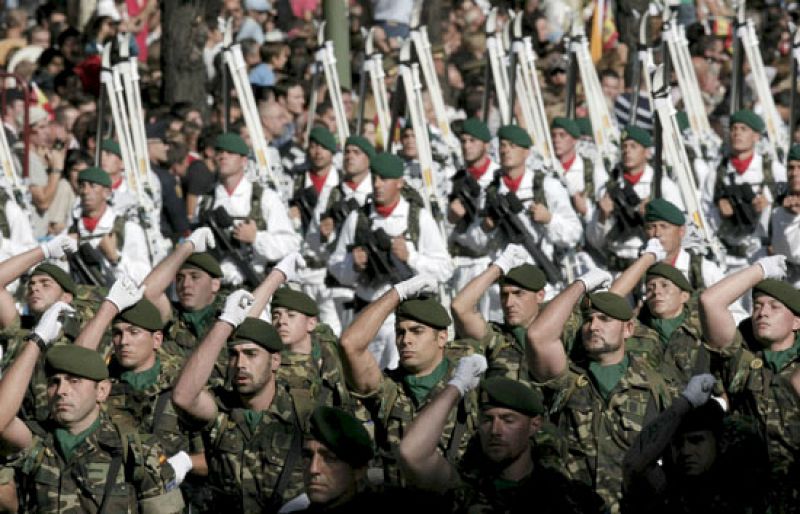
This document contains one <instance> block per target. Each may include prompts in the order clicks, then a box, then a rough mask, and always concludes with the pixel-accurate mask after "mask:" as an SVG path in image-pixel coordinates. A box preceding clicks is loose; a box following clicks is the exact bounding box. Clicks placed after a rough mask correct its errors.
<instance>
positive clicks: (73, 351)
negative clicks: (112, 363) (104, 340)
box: [45, 344, 108, 381]
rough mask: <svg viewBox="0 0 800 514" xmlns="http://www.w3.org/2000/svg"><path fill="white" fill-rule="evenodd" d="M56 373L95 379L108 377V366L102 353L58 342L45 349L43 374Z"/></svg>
mask: <svg viewBox="0 0 800 514" xmlns="http://www.w3.org/2000/svg"><path fill="white" fill-rule="evenodd" d="M56 373H69V374H70V375H75V376H76V377H83V378H88V379H89V380H95V381H99V380H105V379H107V378H108V368H107V367H106V363H105V362H104V361H103V357H102V355H100V354H99V353H97V352H96V351H94V350H90V349H88V348H84V347H82V346H75V345H73V344H60V345H56V346H53V347H52V348H50V349H49V350H47V354H46V356H45V374H46V375H47V376H51V375H55V374H56Z"/></svg>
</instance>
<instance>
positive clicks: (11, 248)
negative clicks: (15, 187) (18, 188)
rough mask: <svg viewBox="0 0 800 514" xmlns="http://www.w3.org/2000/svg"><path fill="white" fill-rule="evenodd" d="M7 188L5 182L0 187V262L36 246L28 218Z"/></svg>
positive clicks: (7, 185)
mask: <svg viewBox="0 0 800 514" xmlns="http://www.w3.org/2000/svg"><path fill="white" fill-rule="evenodd" d="M9 186H10V185H9V184H6V183H5V181H3V184H2V186H0V207H2V208H0V262H3V261H5V260H6V259H9V258H11V257H13V256H15V255H17V254H20V253H22V252H24V251H27V250H30V249H31V248H33V247H34V246H36V239H34V237H33V227H32V226H31V222H30V218H29V217H28V215H27V214H26V213H25V211H24V210H23V209H22V207H21V206H20V205H19V204H17V202H16V201H15V200H14V194H13V192H12V191H11V190H10V187H9Z"/></svg>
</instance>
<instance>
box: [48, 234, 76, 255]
mask: <svg viewBox="0 0 800 514" xmlns="http://www.w3.org/2000/svg"><path fill="white" fill-rule="evenodd" d="M39 248H41V249H42V253H44V258H45V259H60V258H62V257H64V255H65V254H67V253H75V252H77V251H78V241H76V240H75V239H73V238H71V237H69V236H68V235H61V236H56V237H54V238H53V239H51V240H49V241H47V242H45V243H42V244H40V245H39Z"/></svg>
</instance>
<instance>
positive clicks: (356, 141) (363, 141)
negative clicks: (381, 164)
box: [344, 136, 375, 159]
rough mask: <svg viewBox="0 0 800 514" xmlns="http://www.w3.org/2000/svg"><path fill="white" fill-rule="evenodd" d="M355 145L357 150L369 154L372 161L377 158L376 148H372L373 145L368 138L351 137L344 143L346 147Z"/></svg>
mask: <svg viewBox="0 0 800 514" xmlns="http://www.w3.org/2000/svg"><path fill="white" fill-rule="evenodd" d="M348 145H353V146H355V147H356V148H358V149H360V150H361V151H362V152H364V153H365V154H367V156H368V157H369V158H370V159H372V158H373V157H375V147H374V146H372V143H370V142H369V140H368V139H367V138H365V137H364V136H350V137H348V138H347V140H346V141H345V142H344V146H348Z"/></svg>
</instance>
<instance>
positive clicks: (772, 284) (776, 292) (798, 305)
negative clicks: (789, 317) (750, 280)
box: [753, 278, 800, 316]
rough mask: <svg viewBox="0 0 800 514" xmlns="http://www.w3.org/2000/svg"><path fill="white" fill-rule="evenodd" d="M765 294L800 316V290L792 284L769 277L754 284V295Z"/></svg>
mask: <svg viewBox="0 0 800 514" xmlns="http://www.w3.org/2000/svg"><path fill="white" fill-rule="evenodd" d="M762 294H765V295H767V296H771V297H773V298H775V299H776V300H778V301H779V302H781V303H782V304H784V305H785V306H786V308H788V309H789V310H790V311H792V312H793V313H794V315H795V316H800V291H798V290H797V289H795V288H794V287H792V285H791V284H789V283H787V282H783V281H781V280H775V279H773V278H768V279H765V280H762V281H761V282H759V283H758V284H756V285H755V286H753V297H754V298H755V297H756V296H758V295H762Z"/></svg>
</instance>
